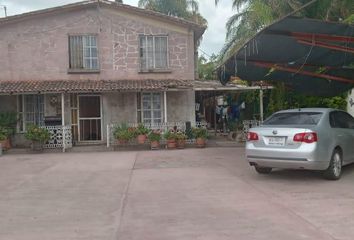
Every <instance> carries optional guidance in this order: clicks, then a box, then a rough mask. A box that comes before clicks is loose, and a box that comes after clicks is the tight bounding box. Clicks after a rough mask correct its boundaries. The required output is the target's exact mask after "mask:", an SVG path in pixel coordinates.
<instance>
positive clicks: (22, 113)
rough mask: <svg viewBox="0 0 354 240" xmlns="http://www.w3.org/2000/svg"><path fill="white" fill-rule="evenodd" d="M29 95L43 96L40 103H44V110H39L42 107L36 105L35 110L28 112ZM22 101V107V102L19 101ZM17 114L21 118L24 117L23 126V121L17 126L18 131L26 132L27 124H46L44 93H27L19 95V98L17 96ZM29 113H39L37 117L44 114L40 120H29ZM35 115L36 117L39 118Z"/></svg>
mask: <svg viewBox="0 0 354 240" xmlns="http://www.w3.org/2000/svg"><path fill="white" fill-rule="evenodd" d="M28 96H41V97H42V101H43V102H41V103H40V104H42V105H43V111H42V112H41V111H38V110H40V107H38V106H36V107H35V109H34V111H32V112H28V111H27V109H26V106H27V101H28V99H27V100H26V97H28ZM20 101H21V105H22V109H21V108H20V104H19V102H20ZM33 104H38V102H36V103H33ZM17 111H18V112H17V114H18V117H19V118H20V119H22V126H21V125H20V124H21V122H20V123H19V124H18V126H17V130H18V132H20V133H21V132H26V126H27V125H28V124H35V125H39V126H44V115H45V96H44V95H43V94H26V95H19V96H18V98H17ZM28 113H31V114H33V115H35V116H36V115H37V117H38V116H39V117H40V116H42V119H41V120H39V121H36V120H35V121H34V122H33V121H28V120H27V114H28ZM37 117H35V118H37Z"/></svg>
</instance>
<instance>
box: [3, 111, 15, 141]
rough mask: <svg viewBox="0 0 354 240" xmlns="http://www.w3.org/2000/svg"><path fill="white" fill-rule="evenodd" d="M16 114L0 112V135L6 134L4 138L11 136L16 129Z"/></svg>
mask: <svg viewBox="0 0 354 240" xmlns="http://www.w3.org/2000/svg"><path fill="white" fill-rule="evenodd" d="M16 124H17V114H16V113H15V112H0V128H1V129H2V130H1V132H2V133H0V134H2V135H3V134H4V132H6V138H7V137H8V136H10V135H11V134H13V133H14V132H15V129H16Z"/></svg>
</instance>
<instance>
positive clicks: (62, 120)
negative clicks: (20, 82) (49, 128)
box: [61, 93, 66, 152]
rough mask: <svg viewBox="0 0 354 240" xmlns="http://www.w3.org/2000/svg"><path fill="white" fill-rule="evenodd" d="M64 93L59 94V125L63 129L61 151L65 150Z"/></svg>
mask: <svg viewBox="0 0 354 240" xmlns="http://www.w3.org/2000/svg"><path fill="white" fill-rule="evenodd" d="M64 107H65V95H64V93H62V94H61V125H62V131H63V152H65V137H66V136H65V134H66V133H65V129H64V127H65V109H64Z"/></svg>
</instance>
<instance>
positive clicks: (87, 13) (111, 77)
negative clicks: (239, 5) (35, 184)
mask: <svg viewBox="0 0 354 240" xmlns="http://www.w3.org/2000/svg"><path fill="white" fill-rule="evenodd" d="M204 31H205V27H203V26H200V25H198V24H195V23H193V22H189V21H186V20H183V19H180V18H176V17H173V16H167V15H164V14H161V13H157V12H153V11H149V10H145V9H141V8H137V7H132V6H129V5H124V4H119V3H116V2H111V1H106V0H90V1H84V2H79V3H74V4H69V5H65V6H60V7H55V8H50V9H45V10H40V11H34V12H30V13H25V14H21V15H16V16H11V17H7V18H1V19H0V111H16V112H17V113H18V116H19V122H18V134H17V135H16V137H15V140H14V145H21V144H23V143H24V142H23V134H21V133H23V132H25V131H26V126H28V124H37V125H60V126H67V127H68V128H69V129H70V131H71V132H72V137H73V141H74V142H78V143H88V142H102V143H103V142H105V141H107V140H106V139H107V131H106V129H107V125H109V124H111V123H122V122H127V123H138V122H143V123H151V124H158V123H164V122H186V121H190V122H191V123H192V124H193V123H194V122H195V93H194V91H193V81H194V80H195V67H196V66H195V64H196V61H195V60H196V57H195V56H196V46H197V42H198V40H199V39H200V37H201V36H202V34H203V32H204Z"/></svg>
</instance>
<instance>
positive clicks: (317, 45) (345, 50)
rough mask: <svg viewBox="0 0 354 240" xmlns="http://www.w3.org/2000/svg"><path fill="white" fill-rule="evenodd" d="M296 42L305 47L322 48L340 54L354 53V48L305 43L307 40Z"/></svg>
mask: <svg viewBox="0 0 354 240" xmlns="http://www.w3.org/2000/svg"><path fill="white" fill-rule="evenodd" d="M297 42H298V43H301V44H305V45H310V46H315V47H322V48H328V49H332V50H336V51H341V52H348V53H354V48H350V47H343V46H338V45H331V44H327V43H325V42H318V41H307V40H297Z"/></svg>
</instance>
